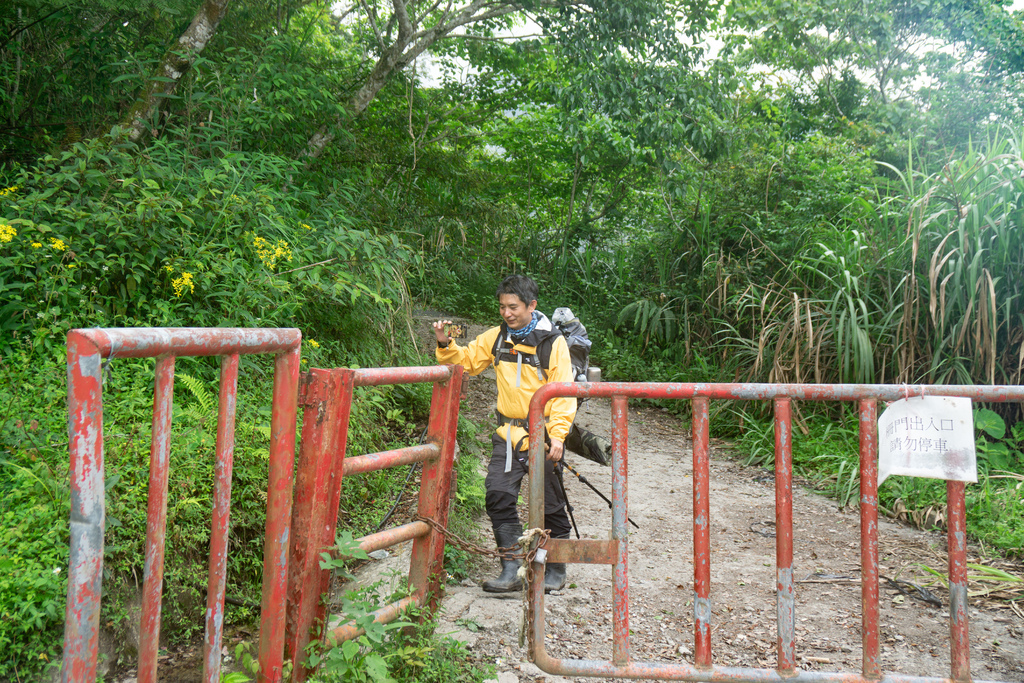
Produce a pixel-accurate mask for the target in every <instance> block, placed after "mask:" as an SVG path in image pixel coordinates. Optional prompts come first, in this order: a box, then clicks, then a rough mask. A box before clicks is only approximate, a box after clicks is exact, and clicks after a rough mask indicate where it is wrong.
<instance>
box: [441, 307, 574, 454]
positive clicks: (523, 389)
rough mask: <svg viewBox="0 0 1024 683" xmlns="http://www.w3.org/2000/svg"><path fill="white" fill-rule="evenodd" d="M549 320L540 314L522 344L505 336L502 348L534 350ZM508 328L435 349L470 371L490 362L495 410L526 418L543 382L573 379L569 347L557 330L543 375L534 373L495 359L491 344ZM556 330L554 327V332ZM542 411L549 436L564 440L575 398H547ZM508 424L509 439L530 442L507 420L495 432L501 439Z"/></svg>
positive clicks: (546, 332) (548, 329)
mask: <svg viewBox="0 0 1024 683" xmlns="http://www.w3.org/2000/svg"><path fill="white" fill-rule="evenodd" d="M552 330H553V327H552V325H551V321H550V320H548V319H547V317H546V316H544V315H543V314H542V315H541V319H540V320H539V321H538V322H537V329H535V330H534V331H533V332H531V333H530V334H529V335H527V337H526V339H525V340H523V343H522V344H515V345H509V342H508V340H507V339H506V341H505V342H504V343H505V348H507V349H514V350H515V351H517V352H521V353H525V354H535V353H536V351H537V346H536V345H537V344H539V343H540V340H542V339H544V338H545V337H546V336H548V335H551V334H552ZM503 332H507V330H506V327H505V325H500V326H498V327H492V328H491V329H489V330H487V331H486V332H484V333H483V334H481V335H480V336H478V337H477V338H476V339H474V340H473V341H471V342H469V343H468V344H467V345H466V346H464V347H463V346H459V345H458V344H457V343H456V342H455V341H454V340H449V341H448V347H447V348H439V349H437V362H439V363H452V364H455V363H458V364H460V365H462V367H463V368H465V369H466V372H468V373H469V374H471V375H478V374H480V373H481V372H483V371H484V370H486V369H487V368H488V367H490V366H491V365H494V367H495V374H496V375H497V380H498V412H499V413H501V414H502V415H504V416H506V417H511V418H519V419H525V418H527V417H528V416H529V412H530V399H531V398H533V395H534V393H536V391H537V390H538V389H540V388H541V387H542V386H543V385H544V384H547V383H549V382H572V381H573V380H574V377H573V371H572V364H571V362H570V360H569V347H568V346H567V345H566V343H565V338H564V337H563V336H562V335H561V334H558V336H557V338H555V340H554V342H553V343H552V345H551V358H550V362H549V367H548V368H547V369H545V370H543V371H542V374H543V375H544V377H545V379H543V380H542V379H540V378H539V377H538V376H537V369H536V368H535V367H533V366H531V365H528V364H527V363H523V364H522V365H521V366H519V365H518V364H517V363H513V362H506V361H502V362H499V363H494V356H493V355H492V353H491V350H492V349H493V348H494V341H495V339H497V338H498V335H499V334H502V333H503ZM555 334H557V331H556V332H555ZM517 376H518V379H519V382H518V383H519V386H518V387H517V386H516V383H517V382H516V379H517ZM544 415H545V416H547V418H548V423H547V430H548V434H549V435H550V436H551V438H552V439H558V440H559V441H565V437H566V436H567V435H568V434H569V428H570V427H572V421H573V419H575V417H576V399H574V398H569V397H564V396H563V397H559V398H556V399H553V400H551V401H548V403H547V405H546V406H544ZM510 428H511V430H512V434H511V440H512V443H513V444H516V443H518V442H519V440H520V439H523V441H522V446H521V447H522V448H527V447H528V446H529V438H527V431H526V430H525V429H523V428H521V427H518V426H513V425H509V424H505V425H501V426H499V427H498V429H497V432H498V435H499V436H500V437H501V438H502V439H506V438H508V433H507V432H508V430H509V429H510Z"/></svg>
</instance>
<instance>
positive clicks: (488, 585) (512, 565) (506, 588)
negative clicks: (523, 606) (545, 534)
mask: <svg viewBox="0 0 1024 683" xmlns="http://www.w3.org/2000/svg"><path fill="white" fill-rule="evenodd" d="M522 535H523V528H522V527H521V526H519V525H518V524H502V525H501V526H500V527H498V528H497V529H495V530H494V541H495V543H497V544H498V547H499V548H511V547H513V546H515V545H516V544H517V543H518V542H519V537H520V536H522ZM483 589H484V592H485V593H512V592H515V591H518V590H522V589H523V580H522V579H520V578H519V560H517V559H515V558H514V557H510V556H502V558H501V574H499V575H498V577H497V578H494V579H487V580H486V581H484V583H483Z"/></svg>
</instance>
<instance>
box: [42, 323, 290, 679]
mask: <svg viewBox="0 0 1024 683" xmlns="http://www.w3.org/2000/svg"><path fill="white" fill-rule="evenodd" d="M301 340H302V336H301V334H300V333H299V331H298V330H295V329H234V328H221V329H217V328H135V329H131V328H111V329H88V330H81V329H80V330H72V331H71V332H69V333H68V340H67V360H68V413H69V436H70V446H69V450H70V468H71V548H70V560H69V569H68V600H67V607H66V615H65V627H64V628H65V630H64V660H63V667H62V671H61V678H62V680H63V681H64V683H69V682H71V681H75V682H88V683H91V682H92V681H94V680H96V659H97V654H98V653H97V647H98V641H99V621H100V595H101V588H102V586H101V584H102V577H103V532H104V526H105V522H106V520H105V500H104V480H105V471H104V462H103V381H102V363H101V361H102V360H103V359H107V360H108V361H109V360H110V359H113V358H115V357H118V358H152V357H156V358H157V367H156V380H155V387H154V400H153V430H152V443H151V447H150V476H149V502H148V512H147V523H146V564H145V570H144V581H143V602H142V633H141V639H140V647H139V670H138V679H139V681H140V682H145V683H151V682H154V681H156V665H157V653H158V647H159V640H160V600H161V595H162V592H163V590H162V588H163V561H164V537H165V533H166V521H167V480H168V469H169V457H170V435H171V408H172V402H173V395H174V361H175V358H176V357H177V356H222V360H221V386H220V391H219V396H220V404H219V408H218V422H217V445H216V482H215V490H214V502H213V521H212V529H211V538H210V576H209V585H208V589H207V614H206V637H205V640H204V645H203V647H204V653H203V660H204V668H203V680H204V681H207V682H209V683H213V682H215V681H218V680H219V677H220V676H219V668H220V642H221V634H222V628H223V619H224V586H225V573H226V564H227V558H226V552H227V525H228V515H229V508H230V501H231V461H232V457H233V451H234V420H235V401H236V396H237V378H238V356H239V354H265V353H273V354H276V358H275V365H274V390H273V401H272V417H271V443H270V475H269V482H268V489H267V529H266V539H265V544H264V576H263V600H262V611H261V614H260V650H259V662H260V673H259V679H258V680H259V681H261V682H262V681H274V682H276V681H279V680H280V679H281V669H282V664H283V662H282V652H283V645H284V639H283V636H284V633H283V626H284V597H285V596H284V583H285V577H286V575H287V569H288V567H287V556H286V554H285V551H286V549H287V539H288V533H289V528H290V521H291V488H292V487H291V476H292V463H293V459H294V452H295V409H296V403H295V401H296V394H297V391H296V390H297V382H298V372H299V354H300V344H301Z"/></svg>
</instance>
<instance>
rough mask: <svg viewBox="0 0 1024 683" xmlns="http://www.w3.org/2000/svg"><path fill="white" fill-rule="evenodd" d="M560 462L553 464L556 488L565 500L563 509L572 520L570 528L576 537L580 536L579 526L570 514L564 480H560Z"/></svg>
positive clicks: (570, 509) (570, 505)
mask: <svg viewBox="0 0 1024 683" xmlns="http://www.w3.org/2000/svg"><path fill="white" fill-rule="evenodd" d="M561 464H562V463H560V462H556V463H555V466H554V470H555V480H556V481H558V489H559V490H560V491H561V492H562V500H563V501H565V509H566V511H567V512H568V513H569V521H570V522H572V530H573V531H575V532H576V538H579V537H580V530H579V527H577V526H576V517H574V516H573V514H572V504H571V503H570V502H569V496H567V495H565V482H564V481H562V468H561V467H560V465H561Z"/></svg>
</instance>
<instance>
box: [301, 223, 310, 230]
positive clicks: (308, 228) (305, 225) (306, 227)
mask: <svg viewBox="0 0 1024 683" xmlns="http://www.w3.org/2000/svg"><path fill="white" fill-rule="evenodd" d="M299 225H301V226H302V227H303V228H304V229H305V230H312V229H313V226H312V225H310V224H309V223H299Z"/></svg>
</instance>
